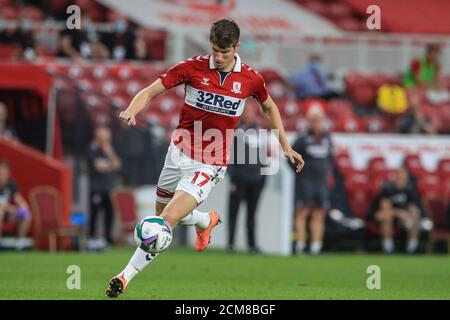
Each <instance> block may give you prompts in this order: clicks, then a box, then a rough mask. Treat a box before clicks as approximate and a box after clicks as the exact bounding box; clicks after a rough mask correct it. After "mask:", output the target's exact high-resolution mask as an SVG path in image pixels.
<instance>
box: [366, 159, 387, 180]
mask: <svg viewBox="0 0 450 320" xmlns="http://www.w3.org/2000/svg"><path fill="white" fill-rule="evenodd" d="M367 169H368V171H369V174H370V176H375V175H377V174H378V173H380V172H384V171H386V170H387V165H386V160H385V159H384V157H373V158H371V159H370V160H369V162H368V163H367Z"/></svg>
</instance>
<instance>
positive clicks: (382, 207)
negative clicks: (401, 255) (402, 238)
mask: <svg viewBox="0 0 450 320" xmlns="http://www.w3.org/2000/svg"><path fill="white" fill-rule="evenodd" d="M394 218H395V215H394V209H393V207H392V203H391V202H390V200H389V199H381V200H380V204H379V209H378V211H377V212H376V214H375V219H376V220H377V221H378V222H379V223H380V228H381V236H382V246H383V251H384V252H387V253H391V252H392V251H394V239H393V235H394Z"/></svg>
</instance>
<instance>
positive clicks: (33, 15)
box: [19, 6, 44, 21]
mask: <svg viewBox="0 0 450 320" xmlns="http://www.w3.org/2000/svg"><path fill="white" fill-rule="evenodd" d="M19 15H23V16H26V17H27V18H28V19H31V20H33V21H42V20H44V13H43V12H42V10H41V9H40V8H38V7H34V6H25V7H23V8H21V9H20V11H19Z"/></svg>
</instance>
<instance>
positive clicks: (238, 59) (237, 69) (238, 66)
mask: <svg viewBox="0 0 450 320" xmlns="http://www.w3.org/2000/svg"><path fill="white" fill-rule="evenodd" d="M234 57H235V58H236V64H235V65H234V69H233V72H241V67H242V62H241V57H239V55H238V54H237V53H236V54H235V55H234ZM209 68H210V69H215V68H216V66H215V65H214V58H213V56H212V55H210V56H209Z"/></svg>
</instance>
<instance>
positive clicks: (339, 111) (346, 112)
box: [328, 99, 353, 119]
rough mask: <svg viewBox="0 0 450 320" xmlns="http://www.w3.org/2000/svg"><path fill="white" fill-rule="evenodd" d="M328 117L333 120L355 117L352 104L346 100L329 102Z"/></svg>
mask: <svg viewBox="0 0 450 320" xmlns="http://www.w3.org/2000/svg"><path fill="white" fill-rule="evenodd" d="M328 116H329V117H330V118H331V119H338V118H340V117H345V116H353V110H352V104H351V102H350V101H347V100H344V99H331V100H330V101H328Z"/></svg>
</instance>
